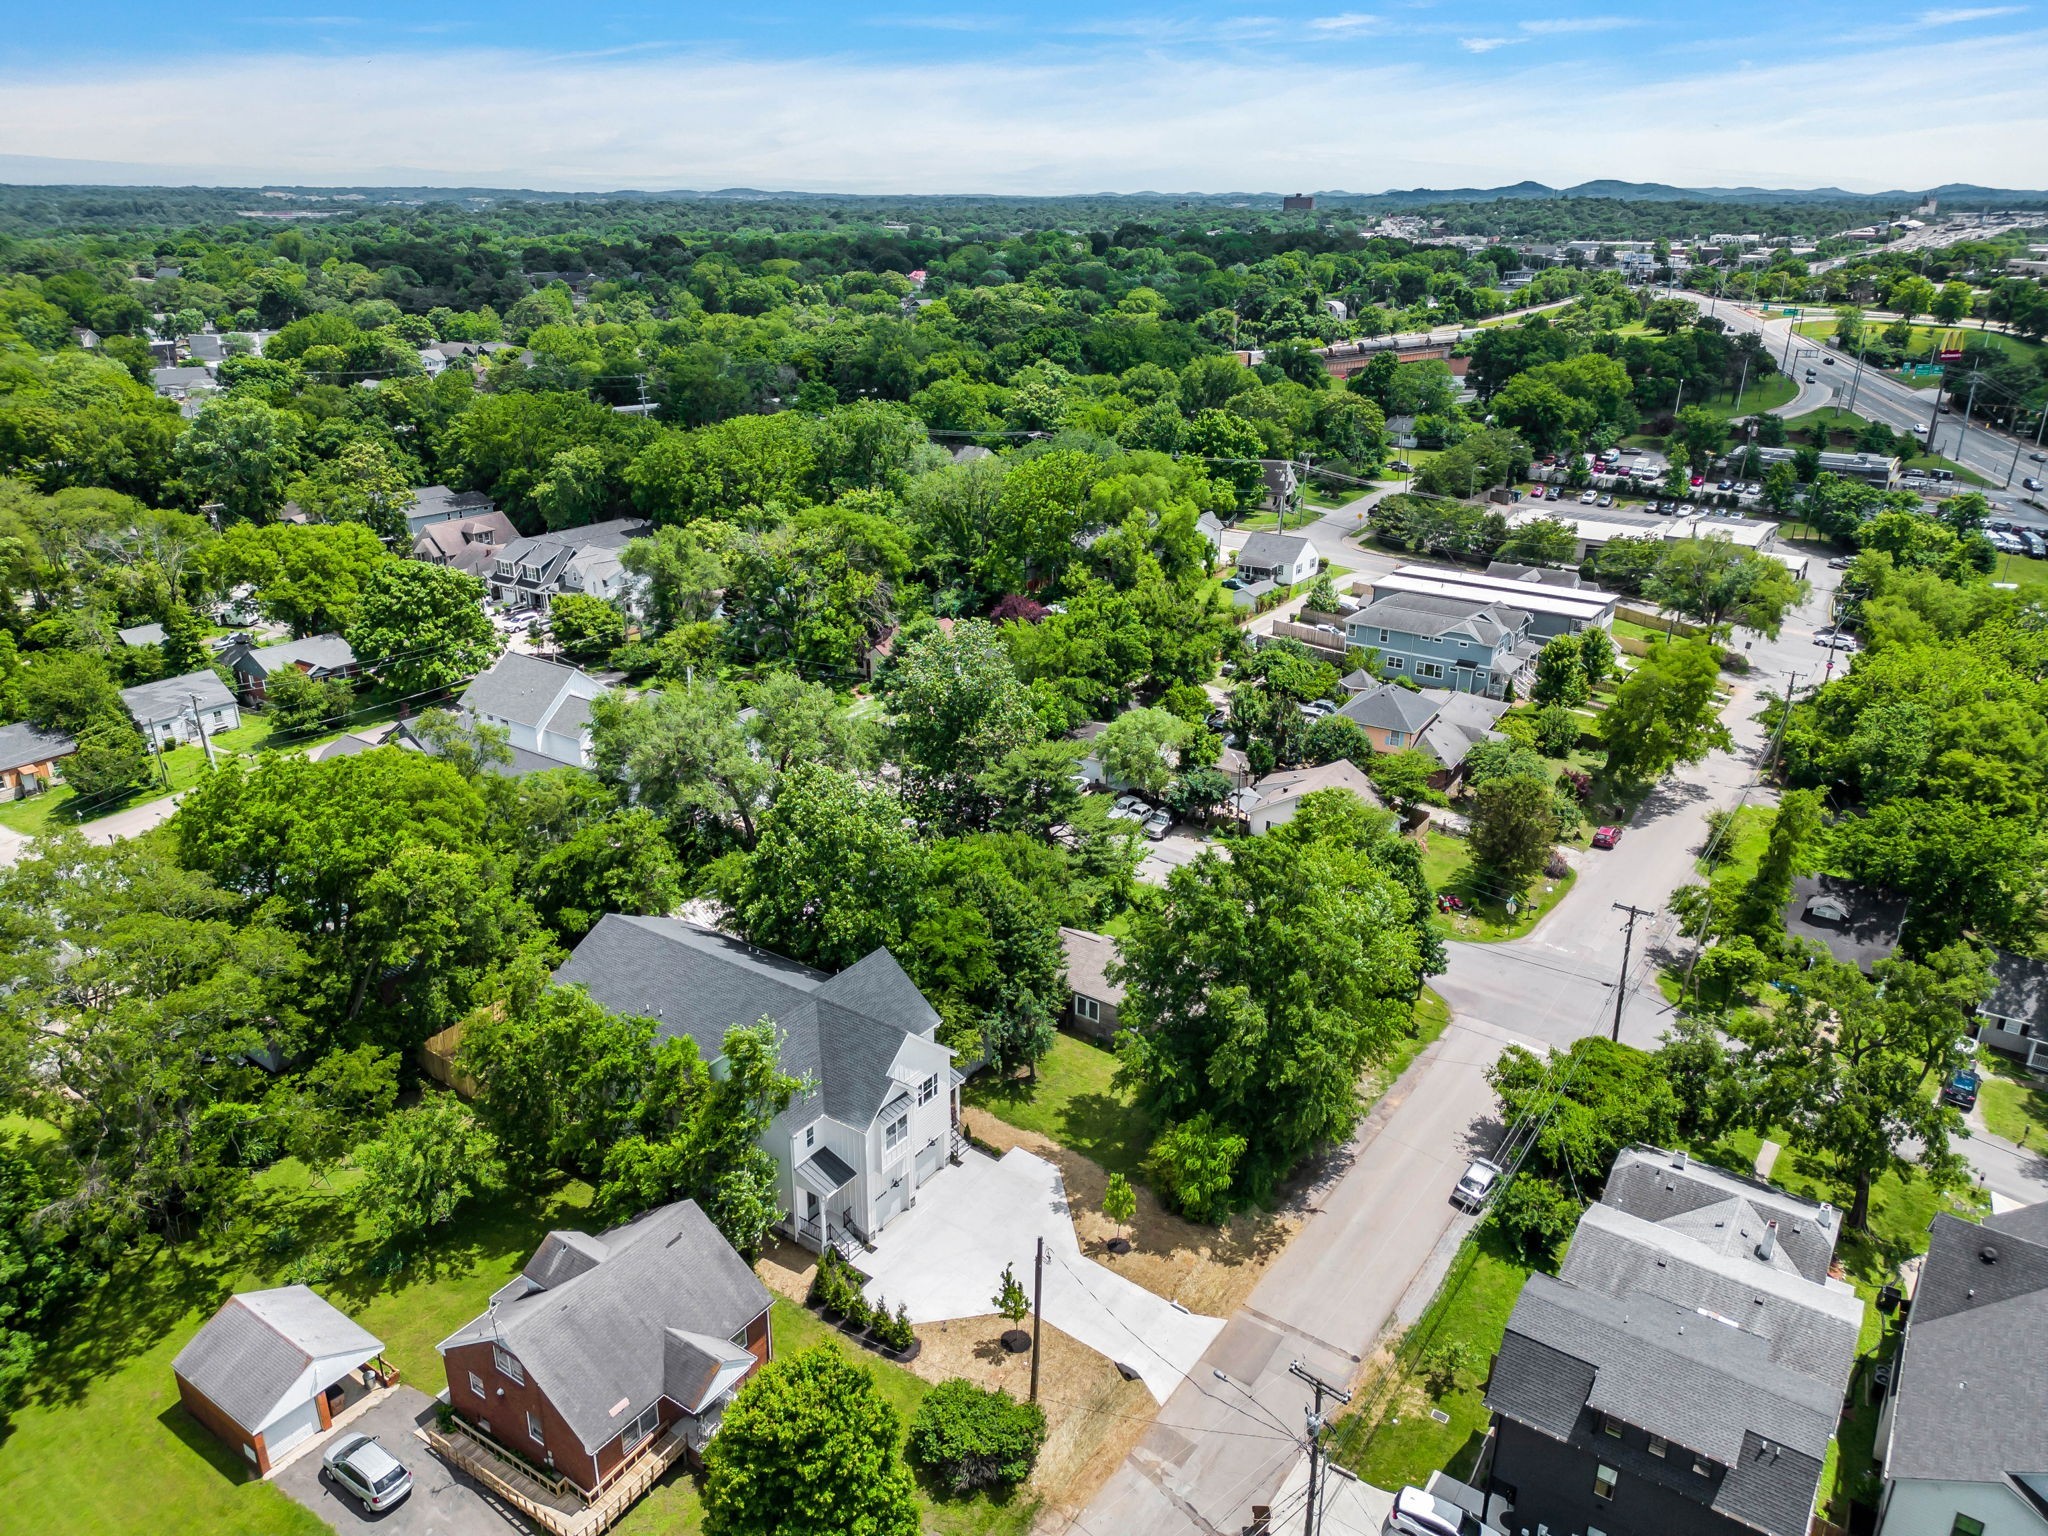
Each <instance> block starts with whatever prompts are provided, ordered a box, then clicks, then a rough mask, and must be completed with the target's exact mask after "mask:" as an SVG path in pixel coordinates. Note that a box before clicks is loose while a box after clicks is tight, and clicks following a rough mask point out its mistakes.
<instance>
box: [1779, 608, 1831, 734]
mask: <svg viewBox="0 0 2048 1536" xmlns="http://www.w3.org/2000/svg"><path fill="white" fill-rule="evenodd" d="M1828 617H1829V619H1830V620H1832V619H1833V618H1834V615H1833V614H1830V615H1828ZM1828 655H1829V657H1830V658H1832V657H1833V655H1834V647H1833V646H1829V647H1828ZM1798 686H1799V674H1798V673H1797V672H1787V673H1786V674H1785V713H1784V714H1783V715H1781V716H1780V717H1779V719H1778V729H1777V730H1776V731H1775V732H1774V733H1773V734H1772V736H1771V740H1770V744H1769V745H1768V746H1766V747H1765V748H1764V756H1763V761H1764V762H1766V763H1769V762H1773V761H1775V760H1776V759H1777V756H1778V744H1779V743H1780V742H1782V741H1783V740H1784V739H1785V727H1786V726H1788V725H1790V724H1791V723H1792V690H1793V689H1794V688H1796V687H1798Z"/></svg>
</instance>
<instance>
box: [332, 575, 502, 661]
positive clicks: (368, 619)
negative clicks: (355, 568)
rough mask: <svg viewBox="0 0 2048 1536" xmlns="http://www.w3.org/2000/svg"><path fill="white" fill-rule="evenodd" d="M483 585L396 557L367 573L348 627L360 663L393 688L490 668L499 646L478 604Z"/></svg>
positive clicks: (469, 576)
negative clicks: (356, 608) (358, 602)
mask: <svg viewBox="0 0 2048 1536" xmlns="http://www.w3.org/2000/svg"><path fill="white" fill-rule="evenodd" d="M483 595H484V584H483V583H482V582H480V581H478V580H477V579H476V577H474V576H471V575H470V574H469V573H468V572H466V571H458V570H456V569H455V568H454V567H453V566H448V565H428V564H427V563H426V562H424V561H421V560H395V561H392V562H391V563H390V564H388V565H383V566H379V567H378V568H376V569H375V570H373V571H372V572H371V573H370V579H369V580H368V581H367V582H365V583H364V585H363V597H362V603H361V606H360V608H359V610H358V612H357V615H356V621H355V623H354V624H353V625H352V626H351V627H350V628H349V631H348V643H349V647H350V648H351V649H352V650H353V651H354V652H355V654H356V660H357V661H359V662H361V663H362V665H363V667H364V669H365V670H367V671H369V672H372V673H374V674H375V675H376V676H377V678H378V680H379V681H380V682H382V683H383V684H384V686H385V687H387V688H389V689H391V690H392V691H393V692H395V693H401V694H407V695H417V694H422V693H433V692H438V691H440V690H443V689H448V688H453V687H454V686H455V685H456V684H457V683H462V682H467V681H468V680H469V679H470V678H472V677H474V676H476V675H477V673H479V672H481V671H483V670H484V669H485V668H486V667H488V666H489V665H490V664H491V662H492V660H493V659H494V658H495V657H496V656H497V654H498V648H499V645H500V644H501V642H500V640H499V638H498V633H497V631H496V630H494V629H493V628H492V627H491V621H490V619H489V618H487V617H486V616H485V615H484V611H483V608H482V606H481V604H482V600H483Z"/></svg>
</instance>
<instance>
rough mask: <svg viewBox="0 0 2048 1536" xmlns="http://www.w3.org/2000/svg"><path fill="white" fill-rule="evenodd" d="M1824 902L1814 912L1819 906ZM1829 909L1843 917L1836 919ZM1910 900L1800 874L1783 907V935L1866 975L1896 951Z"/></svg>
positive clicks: (1838, 880)
mask: <svg viewBox="0 0 2048 1536" xmlns="http://www.w3.org/2000/svg"><path fill="white" fill-rule="evenodd" d="M1816 902H1819V903H1821V907H1820V908H1819V909H1818V910H1816V908H1815V903H1816ZM1831 910H1839V911H1840V912H1841V913H1842V914H1843V915H1842V917H1841V918H1840V919H1837V918H1835V917H1833V916H1832V915H1830V911H1831ZM1905 922H1906V900H1905V898H1904V897H1902V896H1894V895H1893V894H1892V893H1891V892H1889V891H1885V890H1880V889H1879V888H1877V887H1875V886H1869V885H1861V884H1859V883H1857V882H1856V881H1854V880H1843V879H1841V878H1839V877H1837V876H1835V875H1799V876H1797V877H1795V878H1794V879H1793V881H1792V899H1791V900H1790V901H1789V902H1787V903H1786V904H1785V931H1786V932H1787V933H1789V934H1791V935H1792V937H1793V938H1795V939H1811V940H1812V941H1813V942H1814V943H1816V944H1819V945H1821V946H1822V947H1823V948H1824V949H1826V950H1827V952H1828V953H1829V954H1831V955H1833V956H1834V957H1835V958H1836V959H1837V960H1840V961H1841V962H1842V963H1843V964H1845V965H1857V966H1862V967H1863V968H1864V969H1865V970H1868V969H1869V968H1870V967H1871V966H1872V965H1873V964H1875V963H1876V962H1877V961H1879V960H1883V959H1885V958H1887V957H1888V956H1890V955H1891V953H1892V952H1893V951H1894V950H1895V949H1897V948H1898V943H1899V930H1900V929H1901V928H1903V927H1904V926H1905Z"/></svg>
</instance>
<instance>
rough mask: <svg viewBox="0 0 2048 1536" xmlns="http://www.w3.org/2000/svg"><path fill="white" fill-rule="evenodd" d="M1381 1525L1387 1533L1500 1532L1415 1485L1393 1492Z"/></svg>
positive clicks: (1446, 1535)
mask: <svg viewBox="0 0 2048 1536" xmlns="http://www.w3.org/2000/svg"><path fill="white" fill-rule="evenodd" d="M1380 1529H1381V1530H1382V1531H1384V1532H1386V1533H1387V1536H1502V1533H1501V1531H1500V1530H1499V1528H1498V1527H1496V1526H1491V1525H1488V1524H1487V1523H1486V1522H1485V1521H1484V1520H1481V1519H1480V1518H1479V1517H1478V1516H1477V1515H1475V1514H1473V1513H1472V1512H1471V1511H1470V1510H1469V1509H1460V1508H1459V1507H1458V1506H1457V1505H1455V1504H1453V1503H1452V1502H1451V1501H1450V1500H1449V1499H1440V1498H1438V1497H1437V1496H1436V1495H1435V1494H1433V1493H1424V1492H1423V1491H1422V1490H1421V1489H1420V1488H1415V1487H1408V1488H1403V1489H1402V1490H1401V1491H1400V1492H1399V1493H1397V1494H1396V1495H1394V1507H1393V1508H1392V1509H1390V1510H1389V1511H1387V1523H1386V1524H1385V1525H1383V1526H1381V1527H1380Z"/></svg>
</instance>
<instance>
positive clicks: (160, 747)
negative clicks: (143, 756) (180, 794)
mask: <svg viewBox="0 0 2048 1536" xmlns="http://www.w3.org/2000/svg"><path fill="white" fill-rule="evenodd" d="M149 750H150V751H152V752H154V753H155V754H156V771H157V775H158V776H159V777H160V778H161V779H162V780H163V781H164V788H165V789H169V788H170V787H171V770H170V769H168V768H166V767H165V766H164V744H163V743H162V742H161V741H159V740H157V736H156V732H155V731H154V730H152V731H151V732H150V733H149Z"/></svg>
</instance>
